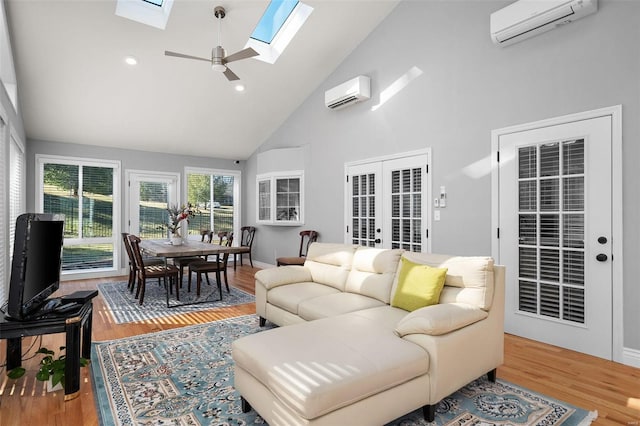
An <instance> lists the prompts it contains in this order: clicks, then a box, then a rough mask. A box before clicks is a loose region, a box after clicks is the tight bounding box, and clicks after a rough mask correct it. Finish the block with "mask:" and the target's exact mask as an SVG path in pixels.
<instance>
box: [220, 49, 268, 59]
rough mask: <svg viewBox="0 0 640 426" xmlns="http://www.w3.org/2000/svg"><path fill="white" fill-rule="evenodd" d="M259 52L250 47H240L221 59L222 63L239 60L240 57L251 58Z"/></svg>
mask: <svg viewBox="0 0 640 426" xmlns="http://www.w3.org/2000/svg"><path fill="white" fill-rule="evenodd" d="M258 55H259V53H258V52H256V51H255V50H253V48H251V47H247V48H246V49H242V50H241V51H239V52H236V53H232V54H231V55H229V56H227V57H225V58H224V59H223V61H224V63H228V62H233V61H239V60H240V59H246V58H251V57H253V56H258Z"/></svg>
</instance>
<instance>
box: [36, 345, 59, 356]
mask: <svg viewBox="0 0 640 426" xmlns="http://www.w3.org/2000/svg"><path fill="white" fill-rule="evenodd" d="M36 353H37V354H45V355H55V352H53V351H52V350H50V349H48V348H45V347H42V348H40V349H38V350H37V351H36Z"/></svg>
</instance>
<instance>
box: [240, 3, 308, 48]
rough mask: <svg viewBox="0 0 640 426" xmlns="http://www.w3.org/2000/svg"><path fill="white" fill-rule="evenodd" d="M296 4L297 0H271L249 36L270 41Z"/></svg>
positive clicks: (266, 41)
mask: <svg viewBox="0 0 640 426" xmlns="http://www.w3.org/2000/svg"><path fill="white" fill-rule="evenodd" d="M297 4H298V0H272V1H271V3H269V6H267V10H265V11H264V15H262V18H260V22H258V26H257V27H256V29H255V30H253V34H251V38H254V39H256V40H259V41H261V42H263V43H271V42H272V41H273V38H274V37H275V36H276V34H277V33H278V31H280V29H281V28H282V26H283V25H284V22H285V21H286V20H287V18H288V17H289V15H291V12H293V9H294V8H295V7H296V5H297Z"/></svg>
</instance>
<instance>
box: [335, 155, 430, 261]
mask: <svg viewBox="0 0 640 426" xmlns="http://www.w3.org/2000/svg"><path fill="white" fill-rule="evenodd" d="M419 155H426V156H427V164H426V166H427V172H426V174H425V176H424V180H423V185H424V188H426V194H425V197H424V198H425V199H424V200H423V203H424V209H423V211H422V220H423V222H424V227H425V230H426V231H427V232H428V236H427V235H423V236H422V237H423V238H424V243H423V246H422V247H423V251H422V252H423V253H431V241H432V240H433V234H432V232H433V228H432V226H431V225H432V222H431V218H432V214H433V207H432V206H433V205H432V203H431V200H430V197H431V194H432V193H433V191H432V190H431V189H432V188H431V185H432V182H431V175H432V174H433V173H432V167H433V165H432V162H433V161H432V157H431V148H423V149H418V150H415V151H407V152H400V153H396V154H390V155H384V156H380V157H372V158H366V159H362V160H356V161H349V162H346V163H344V176H345V180H344V181H343V182H344V185H345V186H344V187H343V188H344V189H343V194H342V195H343V200H344V204H343V205H344V223H343V228H342V229H343V239H344V242H345V243H346V244H351V242H350V241H351V240H350V238H349V234H348V232H347V226H351V217H349V207H348V206H349V204H350V203H351V199H350V198H349V190H348V188H347V186H348V185H349V184H348V182H347V181H346V176H348V171H349V168H350V167H354V166H362V165H367V164H372V163H379V164H380V172H381V173H382V172H383V167H382V166H383V163H384V162H385V161H390V160H400V159H403V158H411V157H415V156H419ZM383 182H384V181H382V182H380V191H383V189H384V188H383V186H384V183H383ZM376 195H377V194H376ZM383 195H384V194H383ZM381 205H382V210H381V214H382V215H384V214H385V207H384V200H381ZM384 220H385V219H384V216H382V224H383V225H382V228H383V229H384Z"/></svg>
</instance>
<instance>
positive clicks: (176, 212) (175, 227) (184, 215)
mask: <svg viewBox="0 0 640 426" xmlns="http://www.w3.org/2000/svg"><path fill="white" fill-rule="evenodd" d="M167 211H168V212H169V223H168V224H167V228H168V229H169V231H170V232H171V234H173V235H176V236H178V237H180V236H181V235H180V224H181V223H182V221H183V220H186V221H187V223H189V218H191V217H193V216H194V211H193V208H192V206H191V204H187V205H186V206H185V205H184V204H183V205H181V206H180V207H178V206H177V205H174V206H170V207H168V208H167Z"/></svg>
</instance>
